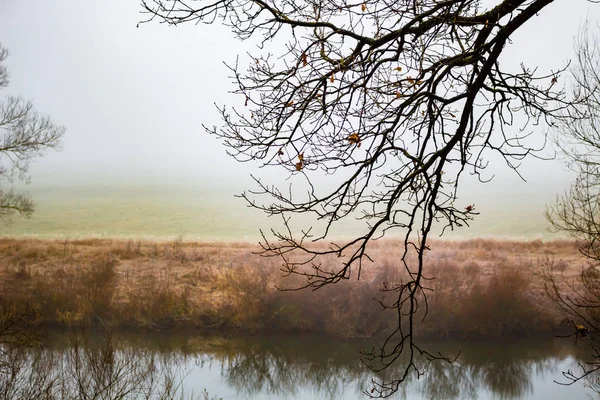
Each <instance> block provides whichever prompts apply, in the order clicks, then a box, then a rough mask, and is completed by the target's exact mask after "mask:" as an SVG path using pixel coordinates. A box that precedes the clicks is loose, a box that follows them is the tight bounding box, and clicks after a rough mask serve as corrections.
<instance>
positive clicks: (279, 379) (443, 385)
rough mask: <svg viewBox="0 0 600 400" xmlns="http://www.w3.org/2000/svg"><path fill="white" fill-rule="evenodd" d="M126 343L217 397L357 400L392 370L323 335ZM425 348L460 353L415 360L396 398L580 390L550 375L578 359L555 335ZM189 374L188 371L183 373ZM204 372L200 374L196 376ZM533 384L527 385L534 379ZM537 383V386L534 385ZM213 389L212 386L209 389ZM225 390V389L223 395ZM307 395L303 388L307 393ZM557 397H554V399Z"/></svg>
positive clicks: (356, 346) (352, 344) (360, 345)
mask: <svg viewBox="0 0 600 400" xmlns="http://www.w3.org/2000/svg"><path fill="white" fill-rule="evenodd" d="M126 342H127V343H128V344H129V345H130V346H132V347H133V348H138V349H145V351H148V350H151V351H153V352H156V353H159V354H161V357H162V358H161V359H162V360H163V362H164V363H166V364H168V362H169V359H171V360H173V362H176V364H177V365H181V361H182V360H185V362H186V363H187V366H188V369H189V370H190V371H195V373H194V374H192V375H193V376H195V378H194V380H190V382H188V384H192V385H194V384H196V385H198V386H197V387H196V388H195V389H194V390H195V392H199V390H202V389H203V388H204V387H205V386H203V384H205V383H206V381H207V379H205V378H206V377H207V376H208V375H210V374H211V373H212V374H213V375H214V373H215V372H217V373H218V374H219V376H220V380H221V383H220V384H219V386H216V387H217V388H218V389H219V390H221V392H220V393H214V394H218V395H219V396H223V397H224V398H230V397H229V396H230V395H227V393H230V392H232V391H233V392H234V394H233V395H232V396H233V397H235V396H242V397H243V398H254V397H260V398H273V399H279V398H289V397H298V398H306V397H307V396H308V397H313V398H319V399H322V398H330V399H340V398H349V397H351V398H364V397H365V396H364V395H363V394H362V392H363V391H364V390H368V389H369V387H370V386H369V382H370V381H371V379H373V378H375V379H384V380H385V379H389V378H390V377H393V376H394V375H395V374H397V373H398V371H394V370H387V371H385V373H384V374H379V375H373V373H371V372H370V371H369V370H368V369H366V368H365V367H364V365H363V364H362V363H361V362H360V360H359V358H358V351H359V350H360V349H363V350H364V349H366V348H368V347H369V343H366V342H364V341H363V342H359V341H340V340H331V339H329V340H327V339H323V338H317V337H298V336H294V337H289V336H288V337H254V338H238V339H225V338H222V337H212V338H201V337H189V336H187V337H186V336H180V337H173V336H170V337H161V336H153V337H147V336H146V337H144V338H140V337H136V338H127V339H126ZM429 348H435V350H436V351H442V352H444V353H445V354H455V353H456V352H457V351H458V350H459V349H460V350H461V356H460V357H459V359H458V361H456V362H455V363H453V364H451V365H450V364H447V363H442V362H434V363H432V364H430V365H421V367H422V368H424V369H426V371H427V372H426V374H425V376H424V377H422V378H421V379H416V378H414V377H413V379H412V380H411V381H409V382H408V383H407V384H406V385H403V386H402V391H401V393H399V394H398V395H397V396H398V397H400V398H411V399H412V398H419V399H421V398H424V399H478V398H494V399H507V400H508V399H521V398H536V399H537V398H546V397H540V395H539V394H538V393H535V392H536V391H539V390H538V389H537V388H539V386H540V381H543V385H545V386H547V389H548V391H549V392H550V393H554V392H556V391H557V390H561V391H562V392H561V393H564V394H567V395H568V394H571V395H572V396H571V397H578V396H581V395H582V394H583V393H584V391H583V388H582V387H580V386H579V387H570V388H564V387H560V386H558V385H556V384H555V383H554V382H553V379H556V378H558V377H559V376H560V371H561V369H562V368H564V367H565V366H566V364H567V363H575V362H577V361H581V360H583V358H582V356H583V355H578V354H576V353H575V352H574V349H573V348H572V347H571V346H570V343H567V342H565V341H558V340H547V341H541V342H540V341H537V342H533V341H532V342H519V343H516V344H515V343H511V344H507V343H495V344H490V343H478V344H477V343H475V344H474V343H470V344H466V343H445V344H431V345H429ZM190 376H191V375H190ZM203 377H204V378H203ZM534 383H535V384H534ZM536 385H537V386H536ZM211 391H212V392H214V391H215V389H212V388H211ZM224 392H227V393H224ZM307 393H309V394H308V395H307ZM559 398H560V397H559Z"/></svg>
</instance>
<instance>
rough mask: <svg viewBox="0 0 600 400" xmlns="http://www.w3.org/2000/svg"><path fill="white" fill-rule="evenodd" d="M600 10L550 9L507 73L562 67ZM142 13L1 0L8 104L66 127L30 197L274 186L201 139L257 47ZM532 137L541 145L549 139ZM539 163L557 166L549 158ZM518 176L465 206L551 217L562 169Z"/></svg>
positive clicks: (502, 174)
mask: <svg viewBox="0 0 600 400" xmlns="http://www.w3.org/2000/svg"><path fill="white" fill-rule="evenodd" d="M592 6H594V5H593V4H590V3H589V2H587V1H585V0H578V1H575V0H570V1H565V0H562V1H556V2H554V3H553V4H551V5H550V6H548V7H547V8H545V9H544V10H543V12H542V13H540V15H539V16H538V17H537V18H535V19H534V20H532V21H531V22H529V23H528V24H526V25H525V26H524V28H523V29H522V30H521V31H519V32H518V33H517V34H516V35H515V36H514V38H513V41H512V43H511V44H510V45H509V47H508V48H507V49H506V54H505V55H504V56H503V58H502V62H503V63H504V64H505V65H511V66H513V67H515V68H517V67H518V66H519V64H520V63H521V62H523V63H525V64H526V65H528V66H530V67H535V66H539V67H540V72H552V71H556V70H558V69H559V68H560V67H563V66H564V65H565V64H566V63H567V62H568V60H569V58H570V57H571V56H572V54H573V39H574V37H575V36H576V35H577V33H578V31H579V30H580V27H581V24H582V23H583V22H584V20H585V19H586V17H587V18H589V19H590V21H591V23H590V26H592V27H593V28H595V27H596V25H594V24H597V22H598V18H597V16H596V15H597V14H599V13H597V12H596V13H595V14H594V12H593V11H592V8H591V7H592ZM140 10H141V6H140V5H139V2H138V1H133V0H130V1H122V0H105V1H101V2H100V1H94V2H90V1H88V2H81V1H67V0H54V1H46V0H20V1H9V0H0V41H1V42H2V44H3V45H4V47H6V48H7V49H8V50H9V52H10V56H9V58H8V59H7V67H8V68H9V72H10V85H9V87H8V88H7V89H6V90H4V91H3V93H2V94H3V95H5V94H13V95H21V96H23V97H25V98H27V99H31V100H33V101H34V104H35V105H36V108H37V109H38V110H39V111H42V112H44V113H47V114H49V115H51V116H52V118H53V120H54V121H55V122H57V123H59V124H62V125H64V126H66V128H67V133H66V135H65V137H64V143H63V149H62V150H61V151H59V152H48V153H47V154H46V155H45V156H44V157H43V158H40V159H38V160H37V161H36V162H35V163H34V165H33V166H32V169H31V174H32V176H33V179H32V183H31V188H32V189H33V190H43V188H45V187H56V186H61V185H62V186H65V185H66V186H72V185H75V186H77V185H98V184H102V185H111V186H127V185H131V184H134V183H135V184H155V185H158V186H160V185H185V186H198V187H203V188H215V190H216V189H217V188H222V189H224V190H225V192H226V193H235V192H240V191H242V190H244V189H246V188H248V187H250V186H251V180H250V178H249V174H250V172H257V171H258V174H259V176H267V177H269V176H275V175H272V174H273V173H272V172H269V171H265V170H260V171H259V170H258V168H257V167H258V166H257V165H250V164H239V163H237V162H235V161H234V160H233V159H231V158H230V157H228V156H227V155H226V154H225V148H224V147H223V146H222V145H221V144H220V143H219V142H218V141H217V140H216V139H214V138H213V137H211V136H209V135H208V134H207V133H206V132H205V131H204V130H203V129H202V124H205V125H208V126H212V125H218V124H219V116H218V113H217V111H216V108H215V106H214V103H217V104H227V105H241V104H242V102H243V99H240V98H238V97H239V96H237V97H236V96H234V95H232V94H230V93H229V91H230V90H233V89H234V86H233V84H232V83H231V81H230V79H229V78H228V70H227V69H226V68H225V67H224V65H223V62H227V63H233V62H235V60H236V57H237V56H238V55H239V56H240V57H242V59H243V57H244V55H245V54H246V52H247V51H251V52H256V51H258V50H256V47H255V46H254V45H253V43H252V42H251V41H250V42H240V41H239V40H237V39H235V38H234V37H233V35H232V34H231V33H230V32H229V30H228V29H227V28H226V27H223V26H220V25H219V24H214V25H212V26H206V25H202V24H200V25H193V24H183V25H181V26H178V27H176V28H174V27H170V26H166V25H164V24H159V23H158V22H157V21H155V22H152V23H147V24H142V25H140V26H139V27H137V24H138V22H139V21H140V20H142V19H144V15H142V14H140ZM596 11H597V9H596ZM269 46H271V48H269ZM269 50H271V51H277V50H278V49H277V43H271V44H268V45H267V48H266V50H265V51H269ZM561 79H565V80H566V77H563V78H561ZM533 129H538V131H536V132H535V137H536V138H537V139H536V140H537V141H538V142H539V143H541V141H542V137H543V133H544V131H543V128H536V127H534V128H533ZM541 155H542V156H546V157H550V156H552V149H551V147H550V146H547V148H546V150H545V151H544V152H543V153H542V154H541ZM495 161H496V160H495ZM520 172H521V174H522V175H523V177H524V178H525V179H526V181H527V182H524V181H522V180H521V178H519V177H518V176H517V174H515V173H514V171H512V170H510V169H509V168H507V167H506V165H505V164H503V163H502V162H494V163H492V164H491V165H490V168H489V169H488V171H487V175H486V177H492V176H495V179H494V180H493V181H492V182H491V183H489V184H487V185H485V186H481V185H479V184H476V183H475V179H473V178H470V177H468V176H467V177H466V179H465V186H464V188H463V190H464V194H463V196H464V197H465V198H468V200H465V201H468V202H469V203H481V202H486V201H493V199H494V198H496V199H497V198H498V194H502V195H503V197H502V198H504V199H506V198H507V196H508V197H510V198H511V199H512V200H513V201H518V198H520V197H527V198H529V201H532V199H535V202H536V204H538V205H539V209H540V210H541V211H543V208H544V204H545V203H546V202H547V201H549V200H552V199H553V198H554V197H555V196H556V194H558V193H560V192H562V191H563V190H564V189H565V188H566V187H567V185H568V184H569V182H570V181H571V179H572V173H570V172H569V171H568V170H567V169H566V168H565V167H564V166H563V164H562V163H561V162H560V161H559V160H551V161H542V160H536V159H533V158H531V159H529V160H527V161H525V162H524V164H523V165H522V166H521V168H520Z"/></svg>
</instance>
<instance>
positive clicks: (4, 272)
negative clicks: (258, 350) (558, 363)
mask: <svg viewBox="0 0 600 400" xmlns="http://www.w3.org/2000/svg"><path fill="white" fill-rule="evenodd" d="M431 249H432V251H431V252H430V253H429V254H428V257H427V277H428V278H429V279H430V280H429V281H427V284H426V285H427V286H429V287H431V288H432V289H434V291H433V292H431V293H430V294H429V295H428V300H429V304H430V307H429V315H428V317H427V319H426V323H425V324H423V325H422V326H421V328H419V330H420V333H421V334H422V335H425V336H447V337H482V338H487V337H505V336H517V335H518V336H523V335H525V336H527V335H533V334H538V333H540V332H548V331H549V330H551V329H552V328H553V327H554V326H555V325H556V322H557V321H558V320H559V319H560V317H561V315H559V314H558V312H557V311H556V309H555V307H553V304H552V302H551V301H549V300H548V299H547V298H546V297H545V295H544V281H543V278H542V269H543V268H542V265H541V264H542V263H543V261H544V260H547V259H549V258H552V259H554V261H555V265H560V267H561V269H562V270H563V271H564V273H565V275H566V276H569V275H572V276H576V275H577V274H578V273H579V272H580V268H581V265H582V263H584V261H583V260H582V257H581V256H580V255H579V254H578V252H577V247H576V245H575V243H573V242H571V241H553V242H541V241H533V242H515V241H497V240H479V239H478V240H470V241H438V242H433V243H432V245H431ZM253 250H256V247H255V245H251V244H244V243H236V244H230V243H193V242H184V241H182V240H175V241H173V242H162V243H161V242H145V241H139V240H129V241H118V240H105V239H89V240H74V241H67V242H65V241H52V240H35V239H7V238H5V239H0V260H1V261H2V265H3V266H4V268H2V269H0V300H7V301H8V300H10V301H17V302H19V301H21V302H26V301H28V302H30V304H33V306H34V309H35V311H36V318H37V319H38V322H40V323H43V324H55V325H72V324H108V325H111V326H115V327H117V326H118V327H131V328H153V329H167V328H173V327H185V328H190V327H192V328H198V329H201V330H210V331H237V332H244V333H253V332H261V331H269V332H290V331H306V332H322V333H328V334H333V335H342V336H376V335H379V334H382V333H385V332H387V331H389V329H391V328H392V327H393V326H394V324H395V318H394V313H393V311H390V310H387V311H381V308H380V307H378V304H377V303H376V302H375V301H374V300H373V298H379V297H381V293H380V292H379V289H380V288H381V286H382V284H383V282H388V283H389V282H398V281H400V280H401V279H402V278H403V276H404V272H403V268H402V267H401V266H400V264H399V260H400V257H401V249H400V246H399V243H398V242H395V241H392V240H388V241H379V242H377V243H376V244H375V246H374V247H373V248H372V252H371V254H370V255H371V257H372V258H373V259H374V260H375V263H374V264H373V265H368V266H366V267H364V268H363V271H362V274H361V279H360V280H356V279H351V280H348V281H343V282H340V283H339V284H336V285H332V286H329V287H325V288H322V289H319V290H317V291H307V290H304V291H300V292H281V291H278V290H277V289H276V288H275V287H276V286H278V287H281V286H284V287H286V286H287V287H289V286H290V285H294V284H296V283H299V282H298V281H294V280H293V279H290V278H285V279H283V278H282V277H281V276H280V275H281V273H280V271H279V266H278V262H277V260H274V259H265V258H261V257H259V256H257V255H254V254H252V251H253Z"/></svg>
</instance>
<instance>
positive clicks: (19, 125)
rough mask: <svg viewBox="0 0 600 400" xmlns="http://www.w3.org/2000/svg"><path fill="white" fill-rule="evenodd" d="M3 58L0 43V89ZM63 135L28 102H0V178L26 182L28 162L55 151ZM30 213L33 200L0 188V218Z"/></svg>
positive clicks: (4, 79)
mask: <svg viewBox="0 0 600 400" xmlns="http://www.w3.org/2000/svg"><path fill="white" fill-rule="evenodd" d="M7 57H8V51H7V50H6V49H5V48H3V47H2V45H1V44H0V88H2V87H6V86H7V85H8V71H7V69H6V67H5V66H4V65H3V62H4V61H5V60H6V58H7ZM64 132H65V128H64V127H62V126H57V125H54V124H53V123H52V121H51V120H50V118H49V117H48V116H44V115H41V114H39V113H38V112H36V111H35V109H34V107H33V104H32V103H31V102H29V101H25V100H23V99H22V98H20V97H12V96H8V97H6V98H5V99H0V179H2V178H3V179H4V180H6V181H8V182H9V183H12V182H13V181H14V179H15V178H17V179H20V180H24V181H25V182H26V183H28V182H29V176H28V175H27V172H28V170H29V165H30V163H31V160H32V159H33V158H35V157H39V156H41V155H42V153H43V152H44V151H45V150H47V149H58V148H59V147H60V141H61V138H62V136H63V134H64ZM32 212H33V201H32V200H31V199H30V198H29V197H28V196H27V195H26V194H15V193H14V192H13V191H12V190H8V191H4V190H2V189H0V218H2V219H4V220H5V221H10V217H11V216H12V215H14V214H15V213H18V214H20V215H21V216H25V217H28V216H30V215H31V213H32Z"/></svg>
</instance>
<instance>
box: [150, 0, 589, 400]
mask: <svg viewBox="0 0 600 400" xmlns="http://www.w3.org/2000/svg"><path fill="white" fill-rule="evenodd" d="M552 2H553V1H552V0H497V1H496V2H495V4H492V5H490V2H487V3H485V5H484V2H482V1H480V0H444V1H438V0H394V1H387V0H366V1H358V2H349V1H347V0H301V1H291V0H215V1H206V0H141V4H142V8H143V11H144V12H145V13H146V17H147V18H145V20H144V21H143V22H148V21H152V20H157V21H160V22H163V23H167V24H170V25H179V24H182V23H201V22H202V23H208V24H211V23H214V22H215V21H222V23H223V24H225V25H227V26H229V27H230V28H231V30H232V31H233V32H234V34H235V35H236V36H237V37H238V38H240V39H242V40H244V39H249V38H254V39H256V40H258V49H256V50H255V51H254V52H251V53H250V54H248V56H247V57H246V58H245V59H242V60H240V59H239V58H238V60H237V61H236V63H235V65H230V66H229V69H230V70H231V73H232V79H233V81H234V83H235V85H236V86H237V89H236V90H235V91H234V93H236V94H238V95H239V96H240V106H239V107H226V106H221V107H218V110H219V111H220V114H221V117H222V121H223V125H222V126H221V127H205V128H206V129H207V131H208V132H210V133H212V134H213V135H215V136H216V137H218V138H221V139H222V140H223V142H224V144H225V146H226V147H227V148H228V150H229V153H230V154H231V155H232V156H233V157H234V158H235V159H237V160H238V161H241V162H258V163H260V164H261V165H262V166H270V167H273V168H279V169H284V170H286V171H288V172H289V174H290V181H292V182H293V183H294V186H293V187H292V186H290V187H289V189H284V188H280V187H276V186H274V185H272V184H269V183H268V182H265V181H264V180H262V179H260V178H258V177H256V178H255V181H256V184H257V189H256V190H254V191H250V192H245V193H244V194H243V195H242V197H243V198H245V199H246V200H247V201H248V203H249V205H251V206H252V207H255V208H258V209H260V210H263V211H264V212H266V213H267V214H269V215H279V216H281V217H282V218H283V222H284V228H283V229H282V230H279V231H277V230H273V231H271V232H270V233H263V241H262V243H261V245H262V249H263V254H264V255H265V256H271V257H279V258H280V259H281V261H282V270H283V271H284V273H286V274H290V275H300V276H302V277H303V278H305V281H304V282H305V284H304V285H303V286H302V288H312V289H319V288H321V287H323V286H326V285H328V284H332V283H336V282H338V281H340V280H342V279H349V278H351V277H353V276H354V277H358V278H360V274H361V270H362V268H363V267H365V266H366V265H368V264H369V263H371V262H372V261H373V260H372V259H371V258H370V257H369V249H370V247H369V246H370V244H371V243H372V241H373V240H376V239H378V238H380V237H382V236H383V235H385V234H386V233H388V232H389V231H390V230H396V231H398V230H399V231H401V232H402V234H403V235H404V253H403V256H402V259H401V260H398V261H399V264H400V265H401V266H402V267H403V268H405V269H406V271H407V273H408V277H409V278H408V279H406V280H404V281H402V282H395V283H389V284H384V286H383V287H382V289H381V290H382V292H383V294H382V297H383V298H382V300H381V304H382V306H383V307H388V308H393V309H395V310H396V311H397V313H396V315H397V318H398V324H397V328H396V330H395V331H394V332H391V333H390V335H389V337H388V338H387V340H385V342H384V343H383V345H382V346H381V347H379V348H375V349H373V351H372V352H369V353H367V354H365V358H364V360H365V362H366V363H367V365H369V367H370V368H372V369H373V370H374V371H379V370H382V369H385V368H387V367H388V366H390V365H391V364H393V363H394V362H395V361H396V360H408V361H407V362H406V366H405V368H404V369H403V370H402V372H401V373H400V375H399V376H398V377H397V378H396V379H394V380H391V381H373V387H372V388H370V390H368V391H367V394H369V395H371V396H373V397H386V396H389V395H390V394H392V393H393V392H395V391H396V390H398V387H399V385H400V383H401V382H403V381H404V380H405V379H406V378H407V377H408V375H409V374H411V373H416V374H417V375H420V374H422V373H423V369H422V368H421V367H419V365H422V364H421V363H417V362H415V360H416V359H417V358H419V357H424V358H425V359H427V360H434V359H438V358H443V357H442V356H440V355H437V354H431V353H430V352H428V351H426V350H425V349H423V348H422V347H421V346H420V344H419V342H418V340H417V338H416V337H415V335H414V334H413V332H414V330H413V329H414V327H415V326H416V324H418V323H422V319H421V318H417V317H416V315H417V313H419V315H426V314H427V313H426V310H427V297H426V292H427V290H428V288H427V279H428V278H430V275H428V274H427V270H426V265H425V264H424V256H425V253H426V252H427V251H428V238H429V236H430V235H432V234H434V233H436V231H437V229H438V227H439V230H440V231H441V233H443V232H444V230H446V229H455V228H457V227H461V226H464V225H468V223H469V221H471V220H472V218H473V217H474V216H475V215H476V214H477V213H476V210H475V208H474V206H473V205H471V204H457V202H456V199H457V197H456V195H457V189H458V186H459V181H460V178H461V176H462V175H463V173H465V172H466V173H470V174H474V175H476V176H477V177H479V178H480V180H482V181H487V180H489V179H490V178H491V176H490V175H489V174H488V173H486V171H485V169H486V167H487V165H488V161H489V160H490V157H495V156H492V155H493V154H496V155H499V156H500V157H501V158H502V159H504V160H505V161H506V165H507V166H508V168H511V169H514V170H515V171H517V168H518V166H519V163H520V161H521V160H522V159H524V158H525V157H527V156H529V155H533V156H535V155H536V153H535V150H537V149H536V148H535V145H534V143H538V144H539V143H541V142H542V141H543V140H539V137H537V138H534V139H537V140H530V139H531V138H530V135H531V134H532V133H533V130H534V126H537V125H540V124H542V125H543V124H552V123H554V122H555V120H556V119H560V118H566V119H572V118H577V116H578V115H577V112H576V111H577V110H572V111H571V110H569V109H570V108H571V106H572V104H573V101H574V100H573V99H571V98H568V97H567V96H566V94H565V92H564V91H563V90H562V89H561V87H562V84H561V83H560V79H561V73H562V72H563V71H564V68H556V69H548V70H546V71H545V72H543V73H540V72H539V71H538V69H537V67H536V66H531V67H528V66H525V65H521V67H520V68H518V69H511V68H510V67H503V62H502V55H503V51H504V49H505V47H506V44H507V43H508V42H509V41H510V40H511V37H512V36H513V34H514V33H515V32H516V31H517V30H519V29H520V28H521V27H522V26H523V25H524V24H526V23H528V22H529V21H530V19H532V18H533V17H534V16H536V15H543V11H544V8H545V7H546V6H547V5H549V4H550V3H552ZM284 41H285V42H284ZM274 43H275V44H274ZM267 47H269V48H270V49H271V51H270V52H267V51H266V50H265V49H266V48H267ZM242 103H243V104H244V105H243V106H242ZM567 110H569V111H567ZM517 173H518V172H517ZM317 177H318V178H319V179H316V178H317ZM322 177H326V179H329V180H328V181H327V180H326V181H325V183H324V184H317V182H318V181H319V180H320V179H322ZM298 188H300V190H298ZM305 189H306V190H305ZM261 195H263V196H265V197H266V198H267V199H268V200H262V201H259V200H257V199H259V198H261V197H260V196H261ZM293 215H300V216H301V218H302V222H305V221H306V217H307V216H309V215H312V216H314V222H315V224H313V226H312V227H311V228H308V227H307V228H306V229H302V230H300V231H298V230H297V229H296V228H295V227H296V225H294V224H295V220H293V221H292V220H291V217H292V216H293ZM353 217H358V218H360V219H362V220H363V221H364V231H363V232H362V233H359V234H358V235H357V236H356V237H354V238H351V239H350V240H346V241H344V240H332V239H330V238H329V233H330V230H331V228H333V227H334V226H335V225H336V224H337V223H338V221H340V220H342V219H345V218H353ZM317 222H318V223H319V224H320V225H318V226H317V225H316V223H317ZM327 257H338V259H339V264H338V266H339V267H338V268H334V269H326V268H322V265H323V264H322V263H321V261H322V260H323V259H324V258H327ZM297 289H300V288H297ZM423 311H425V312H423ZM407 354H408V355H409V357H407V358H404V357H402V358H400V356H401V355H407ZM399 362H400V361H399Z"/></svg>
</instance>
